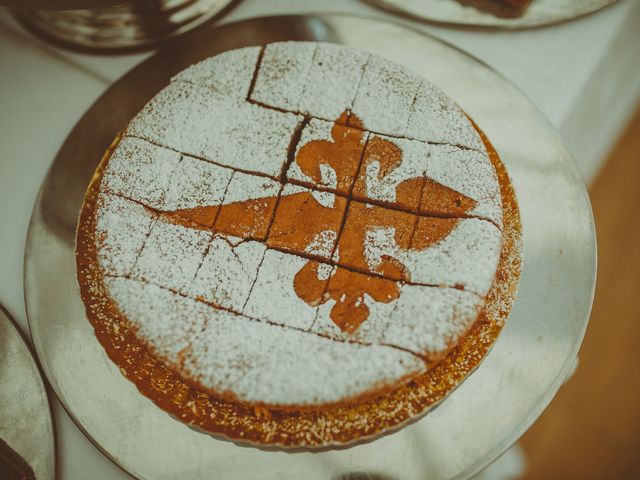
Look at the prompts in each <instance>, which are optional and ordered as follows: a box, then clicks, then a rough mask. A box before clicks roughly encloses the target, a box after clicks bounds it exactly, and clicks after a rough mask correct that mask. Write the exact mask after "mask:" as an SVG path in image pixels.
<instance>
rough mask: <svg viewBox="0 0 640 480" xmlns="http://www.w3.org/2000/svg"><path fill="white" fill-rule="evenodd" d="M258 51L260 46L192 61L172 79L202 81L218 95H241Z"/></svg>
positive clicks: (247, 86) (244, 93) (247, 82)
mask: <svg viewBox="0 0 640 480" xmlns="http://www.w3.org/2000/svg"><path fill="white" fill-rule="evenodd" d="M259 54H260V47H247V48H239V49H238V50H232V51H230V52H227V53H225V54H224V55H216V56H215V57H211V58H207V59H206V60H203V61H201V62H198V63H196V64H194V65H191V66H190V67H189V68H187V69H186V70H183V71H182V72H180V73H178V74H177V75H176V76H174V77H173V78H172V79H171V80H172V81H174V82H175V81H178V82H180V81H182V82H190V83H197V84H201V85H204V86H206V87H209V88H211V89H212V90H213V91H214V92H215V93H217V94H219V95H222V96H230V97H234V98H239V99H244V98H246V97H247V95H248V94H249V86H250V85H251V79H252V77H253V72H254V71H255V69H256V63H257V62H258V55H259Z"/></svg>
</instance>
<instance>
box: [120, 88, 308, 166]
mask: <svg viewBox="0 0 640 480" xmlns="http://www.w3.org/2000/svg"><path fill="white" fill-rule="evenodd" d="M301 121H302V117H301V116H299V115H294V114H291V113H282V112H277V111H275V110H269V109H266V108H262V107H259V106H257V105H253V104H251V103H247V102H246V101H244V100H239V99H234V98H231V97H226V96H222V95H216V94H215V92H213V91H212V90H211V89H210V88H207V87H206V86H203V85H193V84H190V83H187V82H174V83H171V84H169V86H167V87H166V88H165V89H164V90H162V91H161V92H160V93H158V94H157V95H156V96H155V97H154V98H153V99H151V101H150V102H149V103H147V105H146V106H145V107H144V108H143V109H142V111H141V112H140V113H139V114H138V115H137V116H136V117H135V118H134V119H133V120H132V122H131V124H130V125H129V127H128V128H127V132H126V133H127V134H128V135H131V136H135V137H140V138H144V139H146V140H149V141H151V142H154V143H157V144H159V145H163V146H165V147H168V148H171V149H174V150H177V151H180V152H183V153H185V154H188V155H191V156H195V157H199V158H203V159H205V160H208V161H211V162H214V163H217V164H220V165H224V166H227V167H230V168H233V169H238V170H244V171H250V172H257V173H262V174H264V175H269V176H272V177H274V178H276V177H278V176H279V175H280V172H281V170H282V167H283V165H284V164H285V163H286V161H287V153H288V149H289V143H290V141H291V137H292V136H293V133H294V131H295V130H296V128H297V126H298V123H300V122H301Z"/></svg>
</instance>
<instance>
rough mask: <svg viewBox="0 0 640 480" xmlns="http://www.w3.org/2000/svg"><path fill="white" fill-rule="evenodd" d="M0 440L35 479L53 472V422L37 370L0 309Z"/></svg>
mask: <svg viewBox="0 0 640 480" xmlns="http://www.w3.org/2000/svg"><path fill="white" fill-rule="evenodd" d="M0 439H2V440H4V441H5V442H6V443H7V444H8V445H9V447H10V448H11V449H12V450H14V451H15V452H16V453H18V454H19V455H20V456H21V457H22V459H23V460H24V461H25V462H26V463H28V464H29V466H30V467H31V469H32V470H33V473H34V474H35V476H36V478H37V479H38V480H53V479H54V478H55V471H56V468H55V467H56V457H55V447H54V432H53V423H52V421H51V411H50V409H49V400H48V398H47V393H46V391H45V388H44V384H43V382H42V378H41V377H40V371H39V370H38V367H37V365H36V362H35V360H34V358H33V356H32V355H31V352H30V351H29V348H28V347H27V343H26V342H25V341H24V339H23V338H22V335H21V334H20V332H19V331H18V327H16V325H15V324H14V323H13V321H12V320H11V319H10V318H9V315H8V314H7V313H6V312H5V310H4V309H3V308H2V306H0Z"/></svg>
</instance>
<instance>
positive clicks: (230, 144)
mask: <svg viewBox="0 0 640 480" xmlns="http://www.w3.org/2000/svg"><path fill="white" fill-rule="evenodd" d="M519 238H520V226H519V218H518V212H517V205H516V203H515V196H514V194H513V190H512V188H511V185H510V183H509V180H508V177H507V175H506V172H505V171H504V168H503V166H502V164H501V163H500V161H499V159H498V156H497V154H496V152H495V150H493V148H492V147H491V145H490V144H489V143H488V141H487V139H486V138H485V137H484V135H483V134H482V132H480V130H479V129H478V128H477V127H476V126H475V125H474V124H473V122H472V121H471V120H470V119H469V118H468V117H467V116H466V114H465V113H464V112H463V111H462V110H461V109H460V108H459V107H458V106H457V105H456V104H455V103H454V102H453V101H452V100H450V99H449V98H448V97H446V96H445V95H444V94H443V93H442V92H441V91H440V90H439V89H437V88H436V87H435V86H434V85H432V84H431V83H429V82H428V81H426V80H424V79H422V78H421V77H419V76H417V75H415V74H413V73H412V72H410V71H408V70H407V69H405V68H404V67H402V66H400V65H397V64H395V63H393V62H390V61H388V60H385V59H383V58H380V57H377V56H375V55H371V54H368V53H365V52H362V51H358V50H353V49H350V48H346V47H342V46H338V45H334V44H328V43H313V42H285V43H272V44H269V45H267V46H266V47H249V48H243V49H239V50H233V51H229V52H226V53H223V54H220V55H217V56H215V57H212V58H209V59H207V60H204V61H202V62H200V63H198V64H196V65H193V66H191V67H189V68H188V69H186V70H184V71H182V72H181V73H179V74H178V75H176V76H175V77H173V78H172V79H171V82H170V83H169V85H168V86H167V87H166V88H164V89H163V90H162V91H161V92H159V93H158V94H157V95H156V96H155V97H154V98H153V99H152V100H151V101H150V102H149V103H147V105H146V106H145V107H144V108H143V109H142V111H141V112H140V113H139V114H138V115H137V116H136V117H135V118H133V119H132V120H131V122H130V123H129V124H128V125H127V126H126V127H125V128H124V129H123V131H122V133H121V135H120V136H119V137H118V138H117V139H115V140H114V143H113V145H112V146H111V148H110V149H109V151H108V152H107V153H106V155H105V157H104V158H103V160H102V162H101V164H100V166H99V168H98V170H97V172H96V175H95V176H94V179H93V181H92V183H91V185H90V187H89V190H88V192H87V196H86V199H85V204H84V206H83V210H82V212H81V218H80V224H79V229H78V239H77V259H78V278H79V283H80V287H81V292H82V297H83V300H84V302H85V305H86V307H87V313H88V317H89V319H90V321H91V322H92V323H93V325H94V327H95V330H96V334H97V336H98V338H99V340H100V341H101V343H102V344H103V345H104V346H105V348H106V350H107V353H108V354H109V356H110V357H111V358H112V360H114V361H115V362H116V363H117V364H118V365H119V367H120V368H121V370H122V371H123V373H124V374H125V375H126V376H127V377H128V378H130V379H131V380H133V381H134V382H135V383H136V385H137V386H138V388H139V389H140V390H141V391H142V393H144V394H145V395H147V396H149V397H150V398H152V399H153V400H154V401H155V402H156V403H157V404H158V405H159V406H160V407H162V408H163V409H165V410H166V411H168V412H169V413H171V414H173V415H174V416H176V417H178V418H180V419H182V420H183V421H186V422H188V423H190V424H193V425H196V426H199V427H201V428H203V429H205V430H207V431H209V432H212V433H220V434H223V435H226V436H228V437H231V438H234V439H244V440H247V441H251V442H254V443H261V444H277V445H283V446H326V445H330V444H341V443H347V442H352V441H355V440H358V439H362V438H369V437H371V436H373V435H376V434H379V433H380V432H382V431H385V430H387V429H389V428H392V427H396V426H398V425H402V424H404V423H406V422H407V421H408V420H411V419H413V418H416V417H417V416H419V415H421V414H423V413H424V412H425V411H426V410H427V409H428V407H430V406H432V405H433V404H434V403H435V402H437V401H439V400H441V399H442V398H443V397H444V396H445V395H446V393H448V392H449V391H451V390H452V389H453V388H454V387H455V386H456V385H457V383H459V382H460V381H461V380H462V379H463V378H464V376H465V375H467V374H468V373H469V372H470V371H471V370H472V369H473V368H474V367H475V366H476V365H477V364H478V363H479V361H480V360H481V358H482V356H483V355H484V354H485V353H486V351H487V350H488V348H489V347H490V345H491V344H492V343H493V341H494V340H495V338H496V336H497V333H498V332H499V329H500V327H501V325H502V322H503V321H504V319H505V318H506V316H507V315H508V313H509V310H510V308H511V304H512V302H513V297H514V295H515V290H516V288H517V281H518V278H519V272H520V257H519V248H518V244H519Z"/></svg>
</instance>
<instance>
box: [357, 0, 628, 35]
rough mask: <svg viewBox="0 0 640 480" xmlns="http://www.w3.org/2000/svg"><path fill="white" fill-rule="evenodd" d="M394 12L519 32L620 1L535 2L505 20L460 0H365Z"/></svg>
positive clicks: (543, 0) (535, 0)
mask: <svg viewBox="0 0 640 480" xmlns="http://www.w3.org/2000/svg"><path fill="white" fill-rule="evenodd" d="M365 1H366V2H368V3H370V4H372V5H375V6H378V7H380V8H383V9H385V10H388V11H390V12H393V13H398V14H401V15H405V16H409V17H413V18H417V19H420V20H427V21H430V22H438V23H446V24H451V25H461V26H468V27H486V28H499V29H520V28H532V27H543V26H545V25H553V24H555V23H561V22H568V21H570V20H574V19H576V18H580V17H582V16H584V15H588V14H590V13H593V12H597V11H598V10H601V9H603V8H605V7H607V6H609V5H613V4H614V3H616V2H617V1H618V0H533V2H532V3H531V5H530V6H529V8H528V9H527V10H526V12H525V13H524V14H523V15H522V16H520V17H517V18H504V17H498V16H495V15H492V14H490V13H485V12H483V11H481V10H479V9H477V8H475V7H472V6H467V5H463V4H462V3H459V2H458V0H365Z"/></svg>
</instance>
